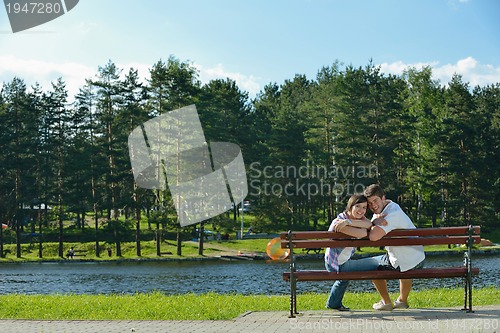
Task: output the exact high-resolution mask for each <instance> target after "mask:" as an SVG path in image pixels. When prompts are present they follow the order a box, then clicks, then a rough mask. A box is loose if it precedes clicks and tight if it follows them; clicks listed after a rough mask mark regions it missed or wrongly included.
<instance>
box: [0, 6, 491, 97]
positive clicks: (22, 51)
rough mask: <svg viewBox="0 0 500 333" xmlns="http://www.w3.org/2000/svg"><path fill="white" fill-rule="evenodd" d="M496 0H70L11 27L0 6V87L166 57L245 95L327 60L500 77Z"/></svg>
mask: <svg viewBox="0 0 500 333" xmlns="http://www.w3.org/2000/svg"><path fill="white" fill-rule="evenodd" d="M499 16H500V1H497V0H175V1H173V0H80V1H79V3H78V4H77V5H76V6H75V7H74V8H73V9H72V10H71V11H68V12H67V13H66V14H65V15H63V16H61V17H59V18H56V19H54V20H52V21H50V22H47V23H45V24H43V25H40V26H37V27H34V28H31V29H29V30H25V31H22V32H17V33H13V32H12V30H11V26H10V24H9V19H8V17H7V8H6V7H4V6H2V7H0V85H1V83H7V82H10V81H11V80H12V79H13V78H14V77H19V78H21V79H23V80H24V81H25V83H26V84H27V85H28V86H31V85H33V84H34V83H35V82H38V83H40V84H41V85H42V87H43V88H44V89H45V90H49V89H50V83H51V82H55V81H56V80H57V79H58V78H59V77H62V79H63V81H65V82H66V85H67V88H68V91H69V95H70V96H74V95H75V94H76V93H77V92H78V89H79V88H80V87H82V86H83V84H84V83H85V79H89V78H93V77H94V76H95V75H96V74H97V72H98V68H99V67H103V66H105V65H106V64H107V63H108V61H110V60H111V61H112V62H114V63H115V64H116V65H117V66H118V67H119V68H123V69H124V73H125V72H127V71H128V69H129V68H130V67H133V68H135V69H138V70H139V74H140V76H141V77H142V79H143V80H146V79H147V78H148V77H149V69H150V68H151V67H152V66H153V65H154V64H155V63H156V62H158V61H159V60H163V61H166V60H167V59H168V57H169V56H171V55H172V56H174V57H176V58H178V59H179V60H180V61H182V62H189V63H191V64H192V65H193V66H195V67H196V68H197V69H198V71H199V78H200V80H201V82H202V83H208V82H209V81H210V80H212V79H218V78H221V79H225V78H230V79H233V80H235V81H236V82H237V84H238V87H239V88H240V89H241V90H243V91H246V92H248V93H249V96H250V97H251V98H253V97H255V96H256V95H257V94H258V93H259V92H260V91H262V90H263V88H264V87H265V86H266V85H267V84H269V83H277V84H280V85H281V84H283V83H284V82H285V80H291V79H293V78H294V76H295V75H296V74H303V75H306V76H307V78H308V79H311V80H314V79H315V78H316V75H317V73H318V71H319V70H320V69H321V68H322V67H324V66H331V65H332V64H333V63H335V62H336V61H339V62H340V63H342V64H344V65H353V66H355V67H360V66H361V67H364V66H366V65H367V64H369V62H370V61H372V62H373V63H374V64H375V65H379V66H380V67H381V70H382V72H384V73H391V74H401V73H402V72H403V70H404V69H406V68H409V67H416V68H421V67H422V66H431V67H432V69H433V78H434V79H436V80H439V81H440V83H441V84H442V85H445V84H446V83H448V82H449V80H450V79H451V77H452V75H453V74H455V73H456V74H460V75H462V77H463V80H464V81H465V82H469V83H470V85H471V87H474V86H476V85H480V86H485V85H489V84H495V83H499V82H500V20H499V19H498V17H499Z"/></svg>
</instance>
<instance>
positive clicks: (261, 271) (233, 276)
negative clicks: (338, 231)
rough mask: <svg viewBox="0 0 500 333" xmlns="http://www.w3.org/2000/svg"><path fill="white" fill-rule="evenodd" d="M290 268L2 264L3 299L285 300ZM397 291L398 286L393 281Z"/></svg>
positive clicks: (318, 286) (453, 261) (493, 268)
mask: <svg viewBox="0 0 500 333" xmlns="http://www.w3.org/2000/svg"><path fill="white" fill-rule="evenodd" d="M461 264H462V257H461V256H451V257H450V256H446V257H441V258H436V257H430V258H427V259H426V265H425V266H426V267H440V266H450V265H454V266H459V265H461ZM473 266H475V267H479V269H480V275H479V276H478V277H476V278H474V282H473V285H474V287H475V288H481V287H484V286H495V287H500V256H475V257H474V265H473ZM298 267H299V268H300V269H323V268H324V267H323V264H322V261H321V260H313V261H310V260H308V261H305V260H304V261H299V262H298ZM286 269H288V264H287V263H278V262H266V261H263V260H262V261H261V260H258V261H247V260H245V261H231V262H228V261H185V262H166V261H163V262H123V263H117V262H71V261H65V262H53V263H2V264H0V294H10V293H23V294H55V293H57V294H69V293H73V294H134V293H136V292H139V293H146V292H152V291H159V292H162V293H165V294H183V293H189V292H191V293H196V294H199V293H206V292H216V293H238V294H266V295H286V294H288V293H289V286H288V283H287V282H285V281H283V279H282V273H283V271H284V270H286ZM331 284H332V282H331V281H322V282H305V283H298V289H299V292H304V291H311V292H327V291H328V290H329V289H330V287H331ZM461 286H463V284H462V279H456V278H455V279H425V280H423V279H420V280H414V289H415V290H419V289H426V288H429V287H461ZM389 288H390V290H397V289H398V284H397V281H390V283H389ZM349 291H374V288H373V286H372V284H371V282H370V281H352V283H351V286H350V287H349Z"/></svg>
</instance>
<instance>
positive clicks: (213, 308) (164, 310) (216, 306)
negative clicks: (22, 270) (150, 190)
mask: <svg viewBox="0 0 500 333" xmlns="http://www.w3.org/2000/svg"><path fill="white" fill-rule="evenodd" d="M473 295H474V303H473V305H474V306H480V305H495V304H496V305H498V304H500V301H499V300H500V289H499V288H493V287H488V288H482V289H475V290H474V292H473ZM327 296H328V295H327V294H326V293H321V294H315V293H308V294H300V295H298V297H297V301H298V306H299V310H322V309H324V306H325V301H326V298H327ZM391 296H392V297H393V298H395V297H396V295H391ZM378 300H379V298H378V295H377V294H376V293H346V295H345V298H344V304H346V305H347V306H349V307H351V308H353V309H371V306H372V304H373V303H375V302H377V301H378ZM288 302H289V296H287V295H279V296H277V295H271V296H269V295H235V294H233V295H223V294H215V293H207V294H202V295H196V294H185V295H170V296H169V295H164V294H161V293H159V292H155V293H147V294H135V295H117V294H116V295H22V294H12V295H0V313H1V318H3V319H38V320H82V319H85V320H228V319H233V318H235V317H237V316H239V315H241V314H242V313H245V312H247V311H288V306H289V303H288ZM410 304H411V306H412V307H413V308H430V307H432V308H438V307H448V308H457V307H460V306H461V305H462V304H463V289H461V288H456V289H444V288H441V289H429V290H424V291H415V292H412V293H411V295H410Z"/></svg>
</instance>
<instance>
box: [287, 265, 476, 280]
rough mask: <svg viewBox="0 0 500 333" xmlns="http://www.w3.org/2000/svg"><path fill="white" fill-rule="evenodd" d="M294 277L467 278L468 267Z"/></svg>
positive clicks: (299, 276) (317, 272)
mask: <svg viewBox="0 0 500 333" xmlns="http://www.w3.org/2000/svg"><path fill="white" fill-rule="evenodd" d="M478 274H479V268H475V267H474V268H472V275H478ZM294 276H295V277H296V278H297V280H298V281H324V280H393V279H432V278H452V277H466V276H467V268H466V267H449V268H422V269H415V270H411V271H406V272H399V271H390V270H382V271H362V272H340V273H336V272H328V271H326V270H311V271H297V272H294ZM283 279H284V280H286V281H289V280H290V272H284V273H283Z"/></svg>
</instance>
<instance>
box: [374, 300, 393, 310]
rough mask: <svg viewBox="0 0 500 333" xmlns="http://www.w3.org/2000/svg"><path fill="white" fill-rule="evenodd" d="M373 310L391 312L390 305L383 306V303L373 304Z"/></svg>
mask: <svg viewBox="0 0 500 333" xmlns="http://www.w3.org/2000/svg"><path fill="white" fill-rule="evenodd" d="M373 308H374V309H375V310H379V311H392V304H391V303H389V304H385V303H384V301H380V302H378V303H375V304H373Z"/></svg>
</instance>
